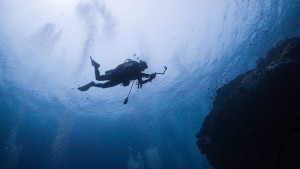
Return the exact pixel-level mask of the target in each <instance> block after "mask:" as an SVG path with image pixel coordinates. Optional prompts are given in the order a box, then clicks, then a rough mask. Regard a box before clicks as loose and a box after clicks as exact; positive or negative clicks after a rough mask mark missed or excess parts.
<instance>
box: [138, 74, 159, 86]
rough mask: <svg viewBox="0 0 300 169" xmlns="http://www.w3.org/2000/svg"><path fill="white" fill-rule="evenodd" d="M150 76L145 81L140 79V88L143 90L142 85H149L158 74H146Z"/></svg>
mask: <svg viewBox="0 0 300 169" xmlns="http://www.w3.org/2000/svg"><path fill="white" fill-rule="evenodd" d="M146 75H148V77H149V78H148V79H147V80H143V79H142V78H139V79H138V81H139V88H142V85H143V84H145V83H148V82H151V81H152V80H153V79H154V78H155V77H156V74H155V73H152V74H150V75H149V74H146ZM143 77H144V76H143Z"/></svg>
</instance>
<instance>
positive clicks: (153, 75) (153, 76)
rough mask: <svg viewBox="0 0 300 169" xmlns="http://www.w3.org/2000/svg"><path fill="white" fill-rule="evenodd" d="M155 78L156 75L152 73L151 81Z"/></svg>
mask: <svg viewBox="0 0 300 169" xmlns="http://www.w3.org/2000/svg"><path fill="white" fill-rule="evenodd" d="M155 77H156V73H152V74H151V75H150V81H151V80H153V79H154V78H155Z"/></svg>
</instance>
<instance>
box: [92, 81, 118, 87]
mask: <svg viewBox="0 0 300 169" xmlns="http://www.w3.org/2000/svg"><path fill="white" fill-rule="evenodd" d="M121 83H122V82H119V81H113V80H110V81H108V82H106V83H96V84H94V85H93V86H94V87H101V88H108V87H114V86H117V85H118V84H121Z"/></svg>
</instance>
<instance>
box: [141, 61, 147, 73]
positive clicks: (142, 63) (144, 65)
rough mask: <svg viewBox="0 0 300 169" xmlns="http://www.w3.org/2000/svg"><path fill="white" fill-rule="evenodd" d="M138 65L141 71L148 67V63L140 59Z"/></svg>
mask: <svg viewBox="0 0 300 169" xmlns="http://www.w3.org/2000/svg"><path fill="white" fill-rule="evenodd" d="M140 67H141V69H142V71H144V70H145V69H147V68H148V65H147V63H146V62H145V61H142V60H140Z"/></svg>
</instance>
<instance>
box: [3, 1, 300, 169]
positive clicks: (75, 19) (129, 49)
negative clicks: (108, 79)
mask: <svg viewBox="0 0 300 169" xmlns="http://www.w3.org/2000/svg"><path fill="white" fill-rule="evenodd" d="M291 37H300V1H299V0H256V1H254V0H243V1H241V0H172V1H171V0H163V1H161V0H153V1H146V0H142V1H141V0H128V1H122V2H120V1H118V0H111V1H104V0H66V1H65V2H60V1H51V0H48V1H43V2H40V1H38V0H27V1H19V0H1V1H0V169H205V168H207V169H209V168H211V167H210V165H209V164H208V163H207V161H206V159H205V156H203V155H201V154H200V151H199V149H198V147H197V145H196V141H197V139H196V134H197V132H198V131H199V130H200V128H201V124H202V122H203V120H204V118H205V117H206V115H207V114H208V113H209V111H210V109H211V106H212V102H213V99H214V96H215V94H216V90H217V89H218V88H219V87H221V86H222V85H224V84H226V83H227V82H229V81H230V80H231V79H233V78H234V77H236V76H237V75H239V74H241V73H243V72H245V71H247V70H249V69H252V68H254V67H255V64H256V60H257V59H258V58H261V57H264V56H265V55H266V54H267V52H268V50H269V49H270V48H272V47H274V46H275V45H276V43H278V42H279V41H280V40H284V39H286V38H291ZM134 53H135V54H136V55H134ZM89 56H93V58H94V59H95V60H96V61H97V62H99V63H100V64H101V67H100V72H101V73H104V71H106V70H109V69H112V68H114V67H116V66H117V65H118V64H120V63H123V62H124V60H125V59H127V58H129V59H134V60H138V59H142V60H145V61H146V62H147V63H148V66H149V68H148V69H147V70H145V72H146V73H153V72H162V71H163V66H167V67H168V70H167V71H166V73H165V75H157V77H156V78H155V79H154V80H153V81H152V82H151V83H147V84H145V85H144V86H143V88H142V89H137V87H136V85H134V86H133V88H132V91H131V95H130V97H129V102H128V104H126V105H124V104H123V101H124V99H125V98H126V97H127V94H128V92H129V90H130V85H129V86H127V87H123V86H116V87H113V88H108V89H100V88H91V89H90V90H88V91H86V92H81V91H78V90H77V87H79V86H81V85H84V84H86V83H89V82H90V81H95V79H94V72H93V71H94V70H93V67H92V66H91V63H90V60H89Z"/></svg>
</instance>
